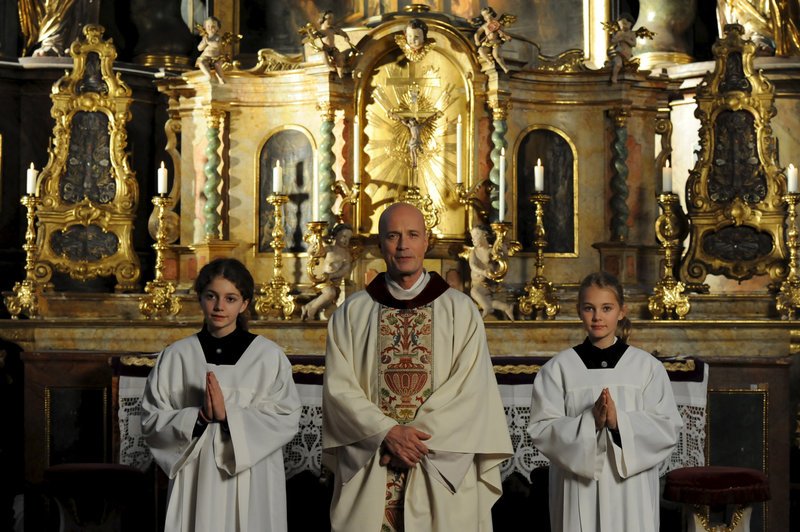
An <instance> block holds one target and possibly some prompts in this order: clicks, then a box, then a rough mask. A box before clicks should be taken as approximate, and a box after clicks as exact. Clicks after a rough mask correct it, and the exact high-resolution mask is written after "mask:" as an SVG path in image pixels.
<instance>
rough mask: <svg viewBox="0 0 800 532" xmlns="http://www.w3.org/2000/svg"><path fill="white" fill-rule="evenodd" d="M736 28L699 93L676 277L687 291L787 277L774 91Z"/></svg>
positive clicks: (717, 47)
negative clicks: (709, 279)
mask: <svg viewBox="0 0 800 532" xmlns="http://www.w3.org/2000/svg"><path fill="white" fill-rule="evenodd" d="M743 35H744V28H743V27H742V26H741V25H739V24H729V25H727V26H726V27H725V35H724V37H723V38H721V39H719V40H718V41H717V42H716V44H714V47H713V51H714V56H715V60H716V65H715V69H714V71H713V72H711V73H709V74H708V75H707V76H706V78H705V80H704V81H703V83H702V84H701V85H700V87H699V88H698V91H697V111H696V112H695V115H696V116H697V117H698V118H699V119H700V124H701V127H700V132H699V133H700V146H701V150H700V153H699V157H698V160H697V163H696V165H695V167H694V169H693V170H692V171H691V172H690V175H689V179H688V181H687V185H686V208H687V215H688V217H689V219H690V221H691V233H690V237H691V238H690V243H689V249H688V251H687V253H686V256H685V257H684V260H683V263H682V264H681V269H680V279H681V280H682V281H683V282H684V283H686V284H687V285H688V286H700V285H702V282H703V280H704V279H705V277H706V276H707V275H708V274H715V275H724V276H726V277H728V278H731V279H736V280H739V281H742V280H745V279H749V278H751V277H753V276H757V275H764V274H769V275H770V277H771V278H772V279H773V280H778V279H780V278H782V277H783V276H785V275H786V265H785V260H786V244H785V242H784V238H783V230H784V218H785V206H784V203H783V199H782V194H783V193H784V191H785V189H786V183H785V179H784V176H783V174H782V172H781V170H780V169H779V168H778V166H777V164H776V162H775V159H776V149H775V141H774V139H773V137H772V128H771V126H770V119H771V118H772V116H774V115H775V112H776V111H775V107H774V87H773V86H772V84H771V83H770V82H769V81H768V80H767V79H766V78H765V77H764V76H763V74H762V73H761V72H757V71H755V70H754V68H753V57H754V56H755V52H756V44H755V43H753V41H751V40H748V39H745V38H744V37H743Z"/></svg>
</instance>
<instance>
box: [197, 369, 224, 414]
mask: <svg viewBox="0 0 800 532" xmlns="http://www.w3.org/2000/svg"><path fill="white" fill-rule="evenodd" d="M200 413H201V414H202V416H203V417H204V421H205V422H206V423H211V422H213V421H216V422H219V423H222V422H224V421H226V420H227V419H228V416H227V414H226V412H225V398H224V396H223V395H222V388H221V387H220V385H219V381H218V380H217V376H216V375H214V372H213V371H209V372H208V373H206V395H205V399H204V401H203V408H202V410H201V411H200Z"/></svg>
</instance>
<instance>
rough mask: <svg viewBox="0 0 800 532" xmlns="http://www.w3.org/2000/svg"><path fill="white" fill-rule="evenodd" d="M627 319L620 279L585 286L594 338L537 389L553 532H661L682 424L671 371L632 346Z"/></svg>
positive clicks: (561, 358) (581, 296) (599, 278)
mask: <svg viewBox="0 0 800 532" xmlns="http://www.w3.org/2000/svg"><path fill="white" fill-rule="evenodd" d="M625 313H626V308H625V304H624V299H623V289H622V286H621V285H620V283H619V281H617V279H616V278H615V277H614V276H612V275H610V274H608V273H605V272H599V273H594V274H591V275H589V276H588V277H586V278H585V279H584V280H583V282H582V283H581V286H580V289H579V292H578V314H579V315H580V319H581V321H582V322H583V326H584V328H585V329H586V334H587V338H586V340H585V341H584V342H583V343H582V344H581V345H578V346H575V347H573V348H570V349H566V350H564V351H562V352H561V353H559V354H558V355H556V356H555V357H553V358H552V359H551V360H550V361H548V362H547V363H546V364H545V365H544V366H543V367H542V369H541V370H540V371H539V374H538V375H537V377H536V379H535V380H534V383H533V398H532V405H531V423H530V426H529V427H528V432H529V433H530V435H531V438H532V439H533V444H534V445H535V446H536V447H537V448H538V449H539V450H540V451H541V452H542V453H543V454H544V455H545V456H547V458H549V459H550V520H551V529H552V530H553V531H565V530H569V531H571V532H579V531H583V532H587V531H591V532H595V531H604V532H605V531H613V532H624V531H628V532H651V531H657V530H658V528H659V499H660V490H659V481H658V466H659V464H661V462H663V461H664V460H666V459H667V458H669V456H670V454H671V453H672V449H673V447H674V446H675V444H676V442H677V437H678V431H679V429H680V427H681V425H682V421H681V417H680V414H679V413H678V409H677V406H676V405H675V399H674V398H673V395H672V387H671V385H670V382H669V377H668V376H667V372H666V370H665V369H664V366H663V365H662V363H661V362H660V361H659V360H657V359H656V358H655V357H653V356H652V355H651V354H650V353H647V352H645V351H642V350H641V349H638V348H636V347H633V346H630V345H628V344H627V343H626V341H627V336H628V332H629V330H630V321H629V320H628V319H627V318H626V317H625ZM618 326H619V327H620V328H621V330H622V332H621V334H620V336H619V337H618V336H617V335H616V331H617V328H618Z"/></svg>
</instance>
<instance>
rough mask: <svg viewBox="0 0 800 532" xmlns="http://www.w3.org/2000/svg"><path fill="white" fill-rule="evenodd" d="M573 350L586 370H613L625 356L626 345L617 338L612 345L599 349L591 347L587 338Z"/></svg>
mask: <svg viewBox="0 0 800 532" xmlns="http://www.w3.org/2000/svg"><path fill="white" fill-rule="evenodd" d="M573 349H574V350H575V352H576V353H578V356H579V357H581V361H583V365H584V366H586V369H613V368H614V367H616V365H617V363H618V362H619V359H620V358H622V355H624V354H625V351H626V350H627V349H628V344H626V343H625V342H623V341H622V340H620V339H619V338H617V341H616V342H614V344H613V345H610V346H608V347H606V348H605V349H600V348H599V347H595V346H594V345H592V342H590V341H589V338H588V337H587V338H586V340H584V341H583V343H582V344H580V345H576V346H575V347H573Z"/></svg>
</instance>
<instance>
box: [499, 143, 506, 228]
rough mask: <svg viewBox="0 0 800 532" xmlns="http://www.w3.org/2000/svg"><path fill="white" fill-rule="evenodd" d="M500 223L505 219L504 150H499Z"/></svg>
mask: <svg viewBox="0 0 800 532" xmlns="http://www.w3.org/2000/svg"><path fill="white" fill-rule="evenodd" d="M499 219H500V221H501V222H502V221H503V220H505V219H506V149H505V148H500V215H499Z"/></svg>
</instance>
